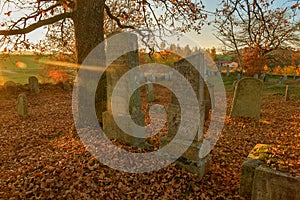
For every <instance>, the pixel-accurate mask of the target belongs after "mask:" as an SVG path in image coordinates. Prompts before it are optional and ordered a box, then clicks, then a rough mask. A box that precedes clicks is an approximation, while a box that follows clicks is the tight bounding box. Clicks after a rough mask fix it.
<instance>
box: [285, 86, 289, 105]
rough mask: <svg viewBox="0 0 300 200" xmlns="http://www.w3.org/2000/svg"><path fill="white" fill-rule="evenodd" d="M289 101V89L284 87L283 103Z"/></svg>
mask: <svg viewBox="0 0 300 200" xmlns="http://www.w3.org/2000/svg"><path fill="white" fill-rule="evenodd" d="M288 100H290V88H289V86H288V85H286V87H285V101H288Z"/></svg>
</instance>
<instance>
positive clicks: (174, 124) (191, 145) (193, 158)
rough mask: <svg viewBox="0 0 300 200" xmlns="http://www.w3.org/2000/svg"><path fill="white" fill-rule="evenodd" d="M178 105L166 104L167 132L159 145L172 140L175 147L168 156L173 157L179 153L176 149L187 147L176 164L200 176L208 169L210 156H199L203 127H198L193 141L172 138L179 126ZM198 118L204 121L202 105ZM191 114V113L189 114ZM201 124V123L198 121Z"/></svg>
mask: <svg viewBox="0 0 300 200" xmlns="http://www.w3.org/2000/svg"><path fill="white" fill-rule="evenodd" d="M180 111H181V110H180V106H179V105H176V104H172V103H171V104H169V106H168V134H167V136H165V137H163V138H162V139H161V141H160V146H161V147H162V146H164V145H167V144H168V143H170V142H171V141H172V143H175V146H176V149H174V151H173V152H169V154H170V155H169V156H170V157H172V155H173V157H174V156H176V155H177V156H178V155H179V153H177V152H176V150H178V151H179V150H180V149H187V150H186V151H185V152H184V153H183V154H182V155H181V157H180V158H179V159H177V161H176V165H177V166H179V167H183V168H185V169H186V170H187V171H189V172H192V173H195V174H197V175H198V176H199V177H202V176H203V175H204V174H205V172H206V171H207V169H208V166H209V163H210V157H209V156H207V157H205V158H200V157H199V154H200V148H201V145H202V139H203V137H202V132H203V129H202V128H199V130H198V133H197V134H196V137H195V138H194V139H193V141H188V140H187V139H185V138H179V139H176V141H175V139H174V137H175V135H176V133H177V131H178V128H179V126H180V121H181V116H180ZM200 113H202V115H201V116H200V119H201V120H202V122H203V121H204V106H202V107H201V108H200ZM191 115H192V114H191ZM200 126H202V123H200Z"/></svg>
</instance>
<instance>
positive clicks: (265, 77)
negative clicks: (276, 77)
mask: <svg viewBox="0 0 300 200" xmlns="http://www.w3.org/2000/svg"><path fill="white" fill-rule="evenodd" d="M268 81H269V76H268V74H266V75H265V76H264V83H267V82H268Z"/></svg>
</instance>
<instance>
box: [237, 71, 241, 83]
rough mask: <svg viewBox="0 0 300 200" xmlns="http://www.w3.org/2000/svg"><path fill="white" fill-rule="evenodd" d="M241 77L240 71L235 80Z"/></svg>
mask: <svg viewBox="0 0 300 200" xmlns="http://www.w3.org/2000/svg"><path fill="white" fill-rule="evenodd" d="M240 79H241V73H238V74H237V80H238V81H239V80H240Z"/></svg>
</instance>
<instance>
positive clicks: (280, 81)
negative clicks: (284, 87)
mask: <svg viewBox="0 0 300 200" xmlns="http://www.w3.org/2000/svg"><path fill="white" fill-rule="evenodd" d="M278 83H279V84H283V76H281V77H280V78H279V81H278Z"/></svg>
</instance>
